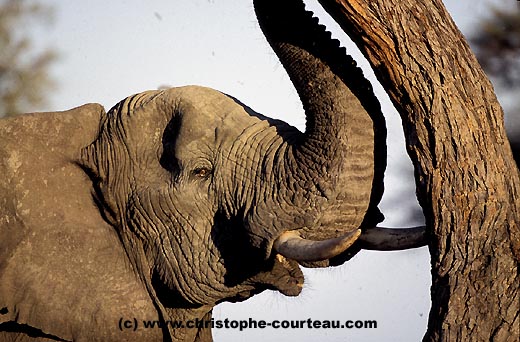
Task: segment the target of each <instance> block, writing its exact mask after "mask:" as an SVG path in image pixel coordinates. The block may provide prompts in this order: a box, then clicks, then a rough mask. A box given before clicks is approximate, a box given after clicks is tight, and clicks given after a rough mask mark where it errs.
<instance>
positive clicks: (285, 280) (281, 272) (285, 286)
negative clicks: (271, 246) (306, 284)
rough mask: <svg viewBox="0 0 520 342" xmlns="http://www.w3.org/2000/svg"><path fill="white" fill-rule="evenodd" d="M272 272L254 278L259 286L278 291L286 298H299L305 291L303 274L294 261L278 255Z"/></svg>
mask: <svg viewBox="0 0 520 342" xmlns="http://www.w3.org/2000/svg"><path fill="white" fill-rule="evenodd" d="M273 259H274V260H273V266H272V268H271V270H269V271H268V272H265V273H260V274H258V275H257V276H255V278H254V282H255V283H256V284H257V286H265V288H268V289H271V290H276V291H278V292H280V293H282V294H284V295H286V296H290V297H294V296H298V295H299V294H300V293H301V291H302V289H303V281H304V278H303V273H302V271H301V269H300V267H299V265H298V263H297V262H296V261H294V260H289V259H286V258H285V257H283V256H281V255H279V254H277V255H276V256H275V257H274V258H273Z"/></svg>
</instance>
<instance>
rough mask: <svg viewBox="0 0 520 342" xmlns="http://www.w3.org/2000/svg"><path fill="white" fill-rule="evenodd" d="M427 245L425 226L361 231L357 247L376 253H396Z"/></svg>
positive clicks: (375, 228) (376, 228) (377, 228)
mask: <svg viewBox="0 0 520 342" xmlns="http://www.w3.org/2000/svg"><path fill="white" fill-rule="evenodd" d="M427 244H428V235H427V230H426V227H425V226H420V227H413V228H395V229H394V228H383V227H374V228H369V229H366V230H364V231H363V234H361V237H360V238H359V245H360V247H361V248H363V249H369V250H376V251H398V250H403V249H409V248H418V247H423V246H426V245H427Z"/></svg>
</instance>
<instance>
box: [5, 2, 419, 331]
mask: <svg viewBox="0 0 520 342" xmlns="http://www.w3.org/2000/svg"><path fill="white" fill-rule="evenodd" d="M280 6H281V5H280V4H277V1H274V0H269V1H262V2H260V1H257V3H255V7H256V10H257V15H258V18H259V21H260V23H261V26H262V28H263V30H264V32H265V34H266V36H267V37H268V40H269V41H270V43H271V45H272V46H273V48H274V50H275V51H276V53H277V54H278V56H279V57H280V60H281V61H282V63H283V64H284V66H285V67H286V69H287V70H288V72H289V74H290V76H291V79H292V81H293V83H294V84H295V86H296V88H297V90H298V92H299V94H300V97H301V98H302V101H303V103H304V107H305V109H306V113H307V129H306V132H305V133H300V132H299V131H297V130H296V129H294V128H292V127H290V126H289V125H287V124H285V123H283V122H281V121H276V120H271V119H268V118H266V117H264V116H262V115H259V114H257V113H255V112H253V111H252V110H251V109H249V108H247V107H246V106H244V105H243V104H241V103H240V102H238V101H237V100H235V99H233V98H232V97H230V96H227V95H225V94H222V93H220V92H218V91H215V90H211V89H208V88H203V87H197V86H189V87H182V88H174V89H169V90H164V91H150V92H145V93H141V94H138V95H135V96H132V97H129V98H127V99H125V100H123V101H122V102H121V103H119V104H118V105H116V106H115V107H114V108H112V109H111V110H110V111H109V112H108V113H105V111H104V109H103V108H102V107H101V106H100V105H95V104H90V105H85V106H83V107H80V108H76V109H73V110H70V111H67V112H59V113H41V114H30V115H24V116H20V117H18V118H11V119H6V120H2V121H0V175H2V176H1V178H0V244H1V248H0V341H14V340H16V341H28V340H33V339H38V338H41V339H38V340H41V341H50V340H59V341H63V340H65V341H130V340H135V341H170V340H174V341H176V340H179V341H181V340H182V341H194V340H200V341H210V340H211V331H210V329H175V330H174V329H172V328H163V329H144V328H143V327H142V325H139V326H138V327H137V329H136V330H135V331H134V329H133V327H134V325H133V324H134V321H133V320H134V318H135V319H136V320H137V322H138V324H141V323H139V322H141V321H142V320H146V319H152V320H161V321H163V322H164V321H166V320H181V321H187V320H193V319H197V318H199V319H206V320H209V319H210V318H211V309H212V308H213V306H215V305H216V304H217V303H219V302H222V301H240V300H244V299H247V298H249V297H250V296H252V295H254V294H256V293H259V292H262V291H264V290H266V289H274V290H278V291H280V292H281V293H283V294H286V295H289V296H295V295H298V294H299V293H300V291H301V288H302V284H303V276H302V273H301V271H300V269H299V264H298V262H297V261H295V260H291V259H289V258H286V257H283V256H282V255H291V254H284V253H285V252H284V251H282V247H279V248H280V251H277V250H276V249H274V248H273V246H274V245H276V246H281V245H280V244H278V245H277V244H276V241H281V240H280V239H279V238H280V237H281V236H285V235H284V234H286V232H288V231H292V233H293V235H294V233H296V235H297V236H300V237H302V238H305V239H307V240H325V239H331V238H337V237H338V236H343V235H345V234H349V233H352V232H356V231H357V229H359V228H362V229H363V230H364V232H363V233H362V234H361V238H359V240H358V242H356V243H355V244H354V245H353V246H351V247H350V248H349V249H348V250H347V251H344V252H342V253H340V254H339V255H337V256H334V257H327V258H326V259H325V260H322V258H309V259H308V260H303V259H302V260H299V262H300V264H301V265H304V266H307V267H324V266H328V265H338V264H341V263H342V262H344V261H345V260H348V259H349V258H350V257H351V256H352V255H354V254H355V253H356V252H357V251H359V249H360V248H363V247H366V248H371V247H372V248H376V249H399V248H408V247H416V246H417V245H420V244H418V243H417V241H414V242H412V243H410V242H407V243H404V244H399V243H397V244H394V245H392V243H389V244H388V243H387V242H388V241H386V242H385V241H384V239H383V240H381V241H383V242H381V241H379V242H377V238H375V239H372V238H367V237H372V236H374V234H375V235H377V234H378V232H379V231H378V230H377V229H374V230H370V228H372V227H374V226H375V224H377V223H378V222H380V221H381V219H382V216H381V214H380V213H379V211H378V210H377V203H378V202H379V200H380V197H381V194H382V186H383V185H382V184H383V183H382V181H383V171H384V166H385V165H384V164H385V154H386V150H385V146H384V139H385V128H384V120H383V118H382V115H381V113H380V111H379V105H378V103H377V100H376V99H375V97H374V96H373V94H372V91H371V89H370V86H369V85H368V83H367V81H366V80H365V79H364V78H363V76H362V74H361V72H360V71H359V70H358V69H357V68H356V67H355V65H354V64H353V61H352V60H351V59H350V58H348V57H347V56H346V55H345V52H344V50H342V49H339V48H338V47H337V45H336V43H335V42H334V41H330V40H328V37H327V34H326V33H325V32H324V30H323V28H322V27H318V26H316V25H314V24H313V23H314V21H313V20H312V19H311V18H310V16H309V15H308V14H305V13H304V12H303V5H302V4H301V3H300V1H299V0H288V1H284V4H283V6H284V7H280ZM273 9H274V10H273ZM289 14H290V16H289V17H291V18H292V19H291V21H290V22H289V21H288V20H287V17H288V15H289ZM374 132H375V133H374ZM418 234H420V233H418ZM421 234H422V233H421ZM400 238H402V236H401V237H400ZM277 239H278V240H277ZM397 240H398V239H396V240H395V241H397ZM374 241H376V242H374ZM307 242H309V241H307ZM295 243H296V245H298V241H296V242H295ZM378 243H379V245H378ZM388 246H390V247H388ZM305 251H306V250H304V252H303V254H305V253H306V252H305ZM278 252H279V253H280V254H278ZM295 255H298V254H295ZM126 320H130V321H131V323H132V326H131V328H132V329H125V325H124V324H125V321H126ZM126 324H128V322H126ZM121 328H123V329H121Z"/></svg>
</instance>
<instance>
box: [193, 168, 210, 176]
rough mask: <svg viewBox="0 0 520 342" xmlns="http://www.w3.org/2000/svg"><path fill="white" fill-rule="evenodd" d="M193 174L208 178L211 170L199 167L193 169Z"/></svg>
mask: <svg viewBox="0 0 520 342" xmlns="http://www.w3.org/2000/svg"><path fill="white" fill-rule="evenodd" d="M193 174H194V175H195V176H197V177H199V178H208V177H209V175H210V174H211V170H210V169H208V168H206V167H198V168H196V169H195V170H194V171H193Z"/></svg>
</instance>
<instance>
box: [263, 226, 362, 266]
mask: <svg viewBox="0 0 520 342" xmlns="http://www.w3.org/2000/svg"><path fill="white" fill-rule="evenodd" d="M360 235H361V230H360V229H357V230H355V231H353V232H351V233H348V234H346V235H344V236H340V237H337V238H334V239H328V240H323V241H312V240H307V239H304V238H302V237H301V236H300V234H298V233H297V232H296V231H287V232H284V233H283V234H282V235H280V236H279V237H278V238H277V239H276V241H275V242H274V245H273V247H274V249H275V250H276V252H277V253H278V254H281V255H283V256H284V257H286V258H288V259H292V260H295V261H309V262H313V261H321V260H326V259H330V258H332V257H335V256H336V255H338V254H341V253H343V252H344V251H346V250H347V248H349V247H350V246H352V244H353V243H354V242H356V240H357V239H358V238H359V236H360Z"/></svg>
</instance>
